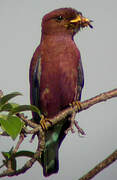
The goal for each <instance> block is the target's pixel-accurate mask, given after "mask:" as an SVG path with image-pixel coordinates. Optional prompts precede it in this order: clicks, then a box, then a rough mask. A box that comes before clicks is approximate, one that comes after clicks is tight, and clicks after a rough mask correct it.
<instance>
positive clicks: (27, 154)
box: [14, 151, 41, 164]
mask: <svg viewBox="0 0 117 180" xmlns="http://www.w3.org/2000/svg"><path fill="white" fill-rule="evenodd" d="M22 156H25V157H29V158H33V157H34V152H31V151H18V152H16V153H15V154H14V157H22ZM38 161H39V163H40V164H41V158H38Z"/></svg>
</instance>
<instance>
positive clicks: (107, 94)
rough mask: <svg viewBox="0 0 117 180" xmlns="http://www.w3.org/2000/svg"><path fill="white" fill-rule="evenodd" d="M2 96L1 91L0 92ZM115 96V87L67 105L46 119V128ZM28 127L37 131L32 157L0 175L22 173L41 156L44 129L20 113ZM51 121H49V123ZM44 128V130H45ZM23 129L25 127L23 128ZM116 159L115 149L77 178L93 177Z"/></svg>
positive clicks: (116, 95) (85, 179)
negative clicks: (19, 167)
mask: <svg viewBox="0 0 117 180" xmlns="http://www.w3.org/2000/svg"><path fill="white" fill-rule="evenodd" d="M1 96H2V93H1ZM113 97H117V89H113V90H111V91H108V92H104V93H102V94H100V95H97V96H95V97H93V98H91V99H88V100H86V101H83V102H80V108H79V106H78V105H77V104H75V105H74V106H72V107H68V108H66V109H65V110H63V111H61V112H60V113H58V114H57V115H56V116H55V117H53V118H51V119H47V120H46V121H45V122H46V128H47V129H48V128H49V127H51V126H53V125H55V124H57V123H58V122H60V121H61V120H63V119H64V118H66V117H67V116H68V115H71V114H72V113H74V112H81V111H83V110H86V109H88V108H90V107H91V106H93V105H95V104H97V103H99V102H103V101H106V100H108V99H110V98H113ZM19 117H20V118H21V119H22V120H23V121H24V122H25V123H26V125H28V126H29V127H31V128H32V130H30V131H28V130H27V132H25V133H27V134H35V133H37V135H38V146H37V151H36V153H35V154H34V157H33V158H31V159H30V160H29V161H27V162H26V164H25V165H24V166H23V167H22V168H21V169H19V170H16V171H11V172H9V171H8V170H9V169H7V170H6V171H4V172H3V173H1V174H0V177H4V176H14V175H19V174H21V173H24V172H25V171H27V170H28V169H29V168H31V167H32V165H33V164H34V163H35V161H36V160H37V159H38V158H39V157H40V156H41V153H42V151H43V150H44V146H45V130H43V129H42V127H41V125H39V124H36V123H34V122H32V121H30V120H28V119H27V118H26V117H24V116H23V115H22V114H20V116H19ZM50 122H51V123H50ZM47 129H46V130H47ZM24 131H25V129H24ZM19 145H20V143H19V144H18V145H17V146H16V150H17V149H18V147H19ZM116 159H117V151H115V152H114V153H113V154H112V155H110V156H109V157H108V158H107V159H105V160H104V161H102V162H101V163H99V164H98V165H97V166H96V167H95V168H94V169H92V170H91V171H90V172H89V173H88V174H87V175H85V176H83V177H82V178H81V179H79V180H89V179H91V178H92V177H94V176H95V175H96V174H97V173H99V172H100V171H101V170H103V169H104V168H105V167H107V166H109V165H110V164H111V163H112V162H114V161H115V160H116Z"/></svg>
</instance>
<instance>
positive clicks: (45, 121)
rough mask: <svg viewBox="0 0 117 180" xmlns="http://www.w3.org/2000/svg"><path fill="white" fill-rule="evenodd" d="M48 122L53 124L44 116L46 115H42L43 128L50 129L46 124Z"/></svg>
mask: <svg viewBox="0 0 117 180" xmlns="http://www.w3.org/2000/svg"><path fill="white" fill-rule="evenodd" d="M47 122H49V123H50V124H51V125H52V122H51V121H49V120H48V119H47V118H44V116H43V115H41V120H40V124H41V127H42V128H43V130H47V129H48V127H47V124H46V123H47Z"/></svg>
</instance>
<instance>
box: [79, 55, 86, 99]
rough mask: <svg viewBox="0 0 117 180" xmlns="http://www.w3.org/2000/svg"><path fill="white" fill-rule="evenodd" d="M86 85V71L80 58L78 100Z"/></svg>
mask: <svg viewBox="0 0 117 180" xmlns="http://www.w3.org/2000/svg"><path fill="white" fill-rule="evenodd" d="M83 86H84V72H83V67H82V61H81V59H80V61H79V65H78V81H77V93H78V94H77V100H80V99H81V91H82V88H83Z"/></svg>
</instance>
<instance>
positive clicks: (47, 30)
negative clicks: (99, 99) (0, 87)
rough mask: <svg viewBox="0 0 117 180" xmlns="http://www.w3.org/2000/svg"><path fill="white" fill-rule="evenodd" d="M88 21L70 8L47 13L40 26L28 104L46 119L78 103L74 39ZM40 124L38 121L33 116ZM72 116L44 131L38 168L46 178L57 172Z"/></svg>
mask: <svg viewBox="0 0 117 180" xmlns="http://www.w3.org/2000/svg"><path fill="white" fill-rule="evenodd" d="M91 22H92V21H91V20H89V19H87V18H85V17H84V16H83V15H82V13H81V12H80V11H77V10H76V9H73V8H59V9H55V10H53V11H51V12H49V13H47V14H46V15H45V16H44V17H43V19H42V24H41V40H40V44H39V46H38V47H37V48H36V50H35V52H34V54H33V57H32V59H31V63H30V72H29V81H30V101H31V104H32V105H35V106H36V107H38V108H39V110H40V111H41V113H42V114H43V116H44V117H45V118H53V117H54V116H55V115H57V114H58V113H59V112H60V111H62V110H64V109H65V108H67V107H69V105H70V104H71V103H73V102H75V101H80V100H81V92H82V88H83V85H84V73H83V67H82V61H81V55H80V51H79V49H78V47H77V45H76V44H75V42H74V35H75V34H76V33H77V32H79V31H80V30H81V29H83V28H85V27H90V28H92V27H93V26H92V25H91ZM32 116H33V120H34V122H35V123H37V124H39V123H40V121H41V118H40V117H39V116H38V114H37V113H36V112H32ZM71 117H72V116H68V117H67V118H65V119H64V120H63V121H61V122H60V123H58V124H56V125H54V126H52V127H50V128H49V129H48V130H47V131H45V148H44V150H43V152H42V155H41V165H42V167H43V175H44V176H45V177H47V176H50V175H52V174H54V173H57V172H58V170H59V160H58V158H59V156H58V154H59V148H60V146H61V143H62V141H63V139H64V138H65V136H66V133H65V131H67V129H69V128H70V125H71V122H70V119H71Z"/></svg>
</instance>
